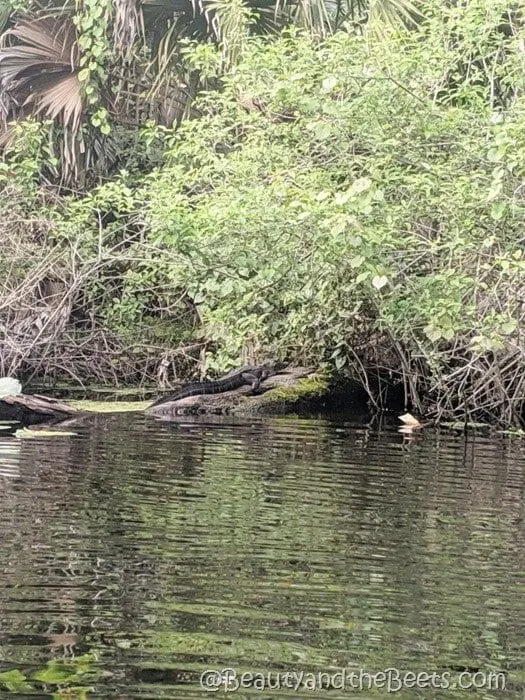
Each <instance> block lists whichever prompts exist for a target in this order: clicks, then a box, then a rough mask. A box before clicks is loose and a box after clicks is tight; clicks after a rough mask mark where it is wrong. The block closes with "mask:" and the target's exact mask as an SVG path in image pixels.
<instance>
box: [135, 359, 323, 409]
mask: <svg viewBox="0 0 525 700" xmlns="http://www.w3.org/2000/svg"><path fill="white" fill-rule="evenodd" d="M329 389H330V387H329V382H328V380H327V378H326V377H324V376H323V375H322V374H319V373H317V372H316V371H315V370H313V369H311V368H307V367H289V368H287V369H286V370H284V371H280V372H278V373H276V374H274V375H272V376H270V377H268V378H266V379H265V380H264V381H263V382H262V383H261V384H260V386H259V388H258V389H257V391H256V392H253V390H252V388H251V387H250V386H248V385H245V386H241V387H238V388H237V389H233V390H231V391H223V392H221V393H216V394H199V395H196V396H186V397H184V398H181V399H178V400H174V401H169V400H168V401H163V402H162V403H156V404H155V403H154V404H152V405H151V406H148V407H147V408H146V409H145V410H146V413H147V414H148V415H151V416H155V417H158V418H161V419H163V420H173V419H174V418H176V417H177V416H184V415H196V414H209V415H221V414H228V415H275V414H285V413H292V412H296V411H299V410H301V411H303V410H308V408H309V407H314V406H318V405H319V403H320V402H322V400H323V398H324V397H325V396H326V395H327V394H328V393H329Z"/></svg>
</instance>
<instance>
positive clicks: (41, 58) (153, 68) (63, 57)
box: [0, 0, 419, 180]
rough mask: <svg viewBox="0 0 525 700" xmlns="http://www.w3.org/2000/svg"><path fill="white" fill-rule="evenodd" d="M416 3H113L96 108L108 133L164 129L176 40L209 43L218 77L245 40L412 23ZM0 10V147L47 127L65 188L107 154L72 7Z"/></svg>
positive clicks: (176, 71)
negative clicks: (29, 120)
mask: <svg viewBox="0 0 525 700" xmlns="http://www.w3.org/2000/svg"><path fill="white" fill-rule="evenodd" d="M418 3H419V0H115V1H114V2H113V3H112V4H111V12H112V15H111V17H110V18H109V22H108V23H107V30H108V32H109V35H110V37H109V45H110V46H111V48H112V51H111V52H110V55H109V56H107V57H105V59H104V60H105V62H106V68H107V69H109V79H108V81H102V80H100V81H99V85H98V86H97V90H98V93H99V94H98V99H99V102H98V105H97V106H98V108H100V107H101V106H102V107H103V108H104V109H106V110H108V111H109V112H110V113H111V114H112V116H113V121H114V123H117V124H118V123H121V124H123V125H127V126H130V125H131V126H133V125H134V126H135V127H138V126H139V125H140V124H141V123H143V122H144V121H145V119H147V118H154V119H155V120H156V121H164V122H165V123H166V122H168V123H169V122H173V120H174V118H180V117H181V115H182V113H183V112H184V109H185V107H186V104H187V101H188V97H190V96H191V95H190V94H188V91H185V89H184V88H183V87H181V83H182V82H183V81H182V80H181V57H180V54H179V47H180V41H181V39H182V38H185V37H191V38H193V39H197V40H201V41H210V40H211V41H214V42H216V43H218V44H219V45H220V46H221V49H222V54H223V59H224V67H225V70H227V69H228V68H229V67H230V66H231V65H232V64H234V63H235V61H236V60H237V58H238V56H239V53H240V51H241V49H242V45H243V41H244V39H245V37H246V36H247V35H248V34H250V33H253V32H256V33H272V32H276V31H278V30H279V29H280V28H281V27H283V26H286V25H287V24H296V25H299V26H302V27H305V28H307V29H309V30H310V31H311V32H312V33H313V34H314V35H316V36H324V35H326V34H328V33H330V32H333V31H334V30H336V29H338V28H339V27H341V26H342V24H343V23H344V22H346V21H348V20H350V21H352V22H359V23H366V22H368V21H378V20H380V21H388V22H399V21H401V22H405V23H406V22H407V21H412V20H413V19H414V17H415V16H416V15H417V4H418ZM2 8H4V10H5V5H0V22H2V21H3V22H4V25H5V24H6V21H7V28H5V29H4V31H3V33H2V34H1V35H0V139H1V142H0V143H3V144H4V145H5V144H8V143H9V137H10V133H11V132H10V126H9V124H10V123H12V122H14V121H18V120H21V119H24V118H26V117H28V116H33V117H38V118H42V119H47V120H51V121H52V124H53V126H52V128H53V136H54V139H53V141H54V142H55V143H58V144H59V146H60V151H61V161H62V175H63V177H64V178H65V179H66V180H68V179H69V180H72V179H73V180H74V179H75V178H77V177H78V176H79V174H81V173H82V172H84V171H85V170H86V168H87V167H89V165H90V164H91V165H92V164H93V163H94V162H95V160H97V158H96V156H97V155H98V156H99V157H100V158H101V157H102V156H103V155H104V154H105V155H106V157H107V156H108V149H109V147H110V145H111V140H109V141H108V140H107V139H104V137H103V135H101V134H100V132H98V131H97V129H96V128H95V129H94V128H93V126H92V125H90V121H89V119H88V118H87V117H88V116H89V111H90V104H89V102H90V101H89V99H87V90H86V85H85V84H83V81H82V80H81V79H80V78H81V74H82V65H83V62H84V64H85V63H86V59H85V58H84V59H83V56H85V53H86V51H85V49H83V48H81V46H82V41H81V39H82V25H80V29H78V26H79V25H78V23H77V25H75V19H76V9H75V5H68V4H65V5H64V6H63V7H62V8H61V9H60V10H59V11H56V10H53V9H52V8H51V7H50V6H49V7H46V6H43V5H42V4H41V3H40V2H36V1H35V5H34V10H33V12H32V13H30V14H29V15H27V16H24V17H21V18H17V17H16V16H14V17H12V18H11V20H6V17H7V15H6V13H5V11H4V13H3V14H2V11H1V10H2ZM9 22H11V24H9ZM0 26H2V25H1V24H0ZM91 50H93V49H91ZM104 83H106V84H104ZM152 88H153V89H152ZM190 93H191V91H190ZM155 96H156V98H157V99H156V100H155V99H154V98H155ZM146 98H147V99H146ZM170 102H171V107H170V108H168V109H166V105H168V107H169V105H170ZM131 114H133V115H134V116H133V120H130V115H131ZM132 122H134V123H132ZM97 125H98V123H97V122H95V126H97Z"/></svg>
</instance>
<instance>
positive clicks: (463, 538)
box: [0, 413, 525, 699]
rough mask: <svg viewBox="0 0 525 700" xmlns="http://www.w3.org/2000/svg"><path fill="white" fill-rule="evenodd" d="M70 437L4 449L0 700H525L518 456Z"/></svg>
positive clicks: (136, 423)
mask: <svg viewBox="0 0 525 700" xmlns="http://www.w3.org/2000/svg"><path fill="white" fill-rule="evenodd" d="M74 431H75V432H76V433H77V434H76V435H70V436H63V437H46V438H44V437H42V438H33V439H23V440H19V439H17V438H14V437H5V436H4V437H2V439H1V440H0V486H1V492H0V493H1V495H0V498H1V509H0V544H1V547H0V571H1V581H0V659H1V663H0V689H1V691H2V695H1V697H11V696H13V695H19V696H23V695H27V696H33V697H34V696H37V697H50V698H51V697H63V696H61V695H53V693H56V692H57V691H60V690H63V691H66V690H67V691H68V692H69V694H67V695H66V697H68V698H70V697H74V698H82V697H90V698H91V697H100V698H105V697H119V698H203V697H207V696H210V695H213V693H212V692H210V690H208V689H206V688H205V687H203V685H202V684H204V685H206V684H208V685H209V686H213V685H220V688H221V691H220V692H219V693H217V695H221V697H222V696H224V695H225V694H226V691H228V695H229V696H231V697H232V698H237V699H240V698H305V697H327V698H347V697H349V695H351V694H357V695H359V696H360V697H362V698H368V697H379V696H387V694H388V691H387V684H388V683H390V689H391V690H398V691H399V692H397V693H395V694H394V695H393V697H399V698H412V697H413V698H420V697H428V698H441V697H447V698H448V697H451V698H461V697H473V696H476V697H485V698H498V697H501V698H513V697H515V698H523V697H525V520H524V515H525V498H524V488H525V441H523V440H518V439H512V438H509V437H503V436H502V437H501V438H490V439H489V438H487V437H484V436H482V435H474V434H473V435H470V436H467V437H465V436H463V435H454V434H451V433H444V432H441V433H438V432H434V431H432V430H431V431H423V432H421V433H420V434H416V435H413V436H411V437H410V436H409V438H407V437H406V436H405V437H404V436H403V435H400V434H398V433H397V432H396V430H395V429H384V430H377V429H372V428H368V427H366V426H364V425H358V424H353V423H352V422H351V421H345V420H343V419H337V420H325V419H288V418H287V419H272V420H266V421H260V422H259V421H254V422H249V423H242V422H239V423H236V422H233V421H227V420H223V421H220V422H216V423H209V422H182V423H177V424H170V423H164V422H160V421H157V420H155V419H152V418H147V417H144V416H143V415H140V414H131V413H130V414H119V415H106V416H104V415H100V416H94V417H92V418H90V419H89V420H86V421H84V422H82V423H81V425H80V426H78V427H75V428H74ZM386 669H393V670H391V671H388V672H386V673H385V674H384V676H382V675H381V673H382V672H385V670H386ZM212 670H216V671H218V672H220V673H216V674H213V673H208V674H206V673H205V672H206V671H210V672H211V671H212ZM417 673H419V674H421V675H419V676H418V677H416V676H415V674H417ZM203 674H204V676H203ZM405 674H406V675H405ZM411 674H412V675H411ZM425 674H426V675H425ZM432 674H434V675H432ZM201 676H202V684H201V680H200V679H201ZM414 678H415V680H414ZM469 683H470V684H471V687H474V686H475V687H476V690H460V689H459V688H458V687H456V688H455V689H454V686H458V685H461V686H465V687H468V686H469ZM400 684H404V686H403V687H402V688H401V685H400ZM502 684H505V685H506V690H505V691H503V690H502V689H501V688H502ZM341 685H344V686H345V687H344V689H343V688H341ZM400 688H401V689H400Z"/></svg>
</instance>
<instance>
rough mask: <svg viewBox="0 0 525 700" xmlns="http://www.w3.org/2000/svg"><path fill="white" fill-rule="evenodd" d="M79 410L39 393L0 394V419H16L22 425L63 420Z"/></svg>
mask: <svg viewBox="0 0 525 700" xmlns="http://www.w3.org/2000/svg"><path fill="white" fill-rule="evenodd" d="M78 413H79V410H78V409H76V408H73V406H69V405H68V404H67V403H63V402H62V401H58V399H52V398H49V397H47V396H40V395H39V394H17V395H7V396H0V421H17V422H19V423H23V424H24V425H36V424H37V423H43V422H50V421H57V420H64V419H65V418H69V417H71V416H74V415H75V416H76V415H78Z"/></svg>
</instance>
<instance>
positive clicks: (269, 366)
mask: <svg viewBox="0 0 525 700" xmlns="http://www.w3.org/2000/svg"><path fill="white" fill-rule="evenodd" d="M287 366H288V365H287V364H286V363H285V362H278V361H277V360H270V361H269V362H265V363H264V364H263V366H262V367H263V371H264V374H265V377H272V376H273V375H274V374H279V372H282V371H283V369H286V367H287Z"/></svg>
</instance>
